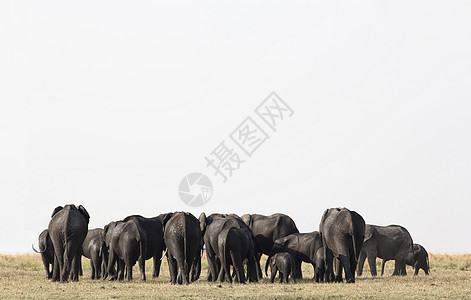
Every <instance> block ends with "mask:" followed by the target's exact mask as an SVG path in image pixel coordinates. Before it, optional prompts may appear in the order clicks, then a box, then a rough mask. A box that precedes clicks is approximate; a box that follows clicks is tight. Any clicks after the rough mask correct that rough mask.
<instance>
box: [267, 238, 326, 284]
mask: <svg viewBox="0 0 471 300" xmlns="http://www.w3.org/2000/svg"><path fill="white" fill-rule="evenodd" d="M320 248H323V247H322V238H321V235H320V234H319V232H318V231H313V232H309V233H293V234H290V235H287V236H285V237H282V238H279V239H277V240H276V241H275V242H274V244H273V247H272V249H271V251H270V254H269V255H268V259H270V257H271V256H272V255H274V254H275V253H278V252H288V253H290V254H291V255H292V256H293V258H294V261H295V266H296V278H302V274H301V272H302V271H301V262H306V263H310V264H312V266H313V268H314V272H315V266H316V252H317V250H318V249H320Z"/></svg>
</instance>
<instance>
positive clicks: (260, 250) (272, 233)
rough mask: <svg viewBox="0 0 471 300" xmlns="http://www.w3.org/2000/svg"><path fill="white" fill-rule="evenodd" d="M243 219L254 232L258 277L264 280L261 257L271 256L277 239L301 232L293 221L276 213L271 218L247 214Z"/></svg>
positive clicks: (299, 266) (299, 267)
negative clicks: (263, 255) (264, 255)
mask: <svg viewBox="0 0 471 300" xmlns="http://www.w3.org/2000/svg"><path fill="white" fill-rule="evenodd" d="M241 218H242V220H243V221H244V222H245V224H247V226H248V227H249V228H250V229H251V230H252V233H253V236H254V243H255V255H256V257H255V261H256V263H257V273H258V277H259V278H262V269H261V268H260V257H261V256H262V254H266V255H269V254H270V251H271V249H272V248H273V243H274V242H275V241H276V240H277V239H279V238H282V237H285V236H287V235H290V234H292V233H299V230H298V228H297V227H296V224H295V223H294V221H293V219H291V218H290V217H289V216H287V215H284V214H280V213H276V214H273V215H271V216H264V215H259V214H245V215H242V216H241ZM300 264H301V263H300V262H298V265H297V266H296V269H301V265H300Z"/></svg>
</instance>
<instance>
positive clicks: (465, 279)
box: [0, 254, 471, 299]
mask: <svg viewBox="0 0 471 300" xmlns="http://www.w3.org/2000/svg"><path fill="white" fill-rule="evenodd" d="M262 259H265V258H262ZM377 263H378V268H379V263H380V261H379V260H378V262H377ZM151 265H152V263H151V261H147V263H146V269H147V275H148V280H147V281H146V282H140V281H139V280H136V279H135V280H134V281H132V282H110V281H107V280H106V281H103V280H90V279H89V278H88V275H89V272H90V266H89V262H88V260H87V259H85V258H83V266H84V275H85V276H84V277H81V278H80V281H79V282H70V283H65V284H61V283H52V282H50V281H48V280H46V279H45V272H44V269H43V265H42V262H41V259H40V256H39V255H21V256H12V255H0V298H2V299H3V298H5V299H17V298H27V299H31V298H34V299H56V298H59V299H64V298H80V299H114V298H116V299H121V298H125V299H137V298H146V299H147V298H165V299H186V298H191V299H234V298H250V299H287V298H296V299H334V298H335V299H336V298H343V299H352V298H355V299H358V298H360V299H434V298H448V299H471V254H465V255H444V254H436V255H433V254H432V255H431V256H430V267H431V274H430V275H429V276H425V275H424V273H423V271H421V272H420V273H419V276H412V274H413V269H412V268H410V267H408V269H407V271H408V275H407V276H406V277H393V276H390V275H389V274H392V271H393V266H394V262H389V263H388V264H387V265H386V270H385V274H388V275H385V276H384V277H377V278H373V277H371V276H370V275H369V271H368V270H369V269H368V264H365V272H364V273H363V274H364V275H363V276H362V277H359V278H357V282H356V283H355V284H345V283H340V284H339V283H331V284H316V283H314V282H313V281H312V279H311V278H312V276H313V269H312V266H310V265H307V264H303V274H304V278H306V279H303V280H300V281H298V283H296V284H289V285H286V284H280V283H278V282H276V281H275V284H271V283H269V281H268V279H267V278H263V279H262V281H261V282H259V283H254V284H252V283H250V284H245V285H238V284H233V285H231V284H226V283H209V282H207V281H206V270H207V264H206V260H205V259H204V260H203V271H202V277H201V278H200V279H199V280H198V281H196V282H194V283H192V284H190V285H188V286H172V285H171V284H170V283H169V273H168V267H167V264H166V262H163V264H162V270H161V276H160V277H159V278H157V279H152V278H151V276H150V273H151ZM134 269H135V271H134V275H135V276H137V275H138V270H137V265H136V266H134Z"/></svg>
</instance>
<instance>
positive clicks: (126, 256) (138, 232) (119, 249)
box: [108, 220, 147, 281]
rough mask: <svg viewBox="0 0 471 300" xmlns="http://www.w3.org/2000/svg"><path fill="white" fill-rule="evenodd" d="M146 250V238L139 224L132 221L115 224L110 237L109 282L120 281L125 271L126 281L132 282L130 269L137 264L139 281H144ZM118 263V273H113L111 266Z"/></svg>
mask: <svg viewBox="0 0 471 300" xmlns="http://www.w3.org/2000/svg"><path fill="white" fill-rule="evenodd" d="M146 250H147V237H146V235H145V233H144V230H143V229H142V228H141V226H140V225H139V223H137V222H135V221H134V220H128V221H127V222H117V223H116V226H115V228H114V229H113V234H112V236H111V242H110V248H109V257H108V274H109V276H110V280H115V279H118V280H121V279H122V278H123V277H124V270H126V280H127V281H131V280H132V268H133V266H134V265H135V264H136V261H138V263H139V269H140V273H141V280H142V281H144V280H146V273H145V263H144V262H145V257H146ZM116 261H117V262H118V272H117V274H116V273H114V270H113V268H112V267H113V266H114V264H115V262H116Z"/></svg>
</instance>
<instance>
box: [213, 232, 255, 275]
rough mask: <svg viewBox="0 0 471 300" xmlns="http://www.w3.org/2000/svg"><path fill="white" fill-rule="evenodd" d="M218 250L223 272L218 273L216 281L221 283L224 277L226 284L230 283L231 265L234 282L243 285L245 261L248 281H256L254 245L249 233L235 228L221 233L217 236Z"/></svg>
mask: <svg viewBox="0 0 471 300" xmlns="http://www.w3.org/2000/svg"><path fill="white" fill-rule="evenodd" d="M218 250H219V255H218V257H219V259H220V260H221V265H222V269H223V270H224V272H220V273H219V278H218V281H223V277H225V279H226V281H227V282H229V283H232V276H230V274H231V273H230V265H231V264H232V266H233V267H234V273H235V275H236V282H238V283H245V282H246V277H245V272H244V260H246V259H247V274H248V277H249V281H251V282H253V281H256V269H255V267H256V264H255V253H254V243H253V239H252V236H251V235H250V232H249V231H246V230H244V229H241V228H236V227H231V228H228V229H225V230H223V231H221V232H220V233H219V236H218ZM223 274H225V276H223Z"/></svg>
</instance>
